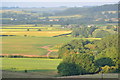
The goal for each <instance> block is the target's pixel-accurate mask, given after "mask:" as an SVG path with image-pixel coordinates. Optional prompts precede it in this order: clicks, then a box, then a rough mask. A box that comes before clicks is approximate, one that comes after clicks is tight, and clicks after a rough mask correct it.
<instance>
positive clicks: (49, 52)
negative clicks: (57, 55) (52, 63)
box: [41, 45, 55, 57]
mask: <svg viewBox="0 0 120 80" xmlns="http://www.w3.org/2000/svg"><path fill="white" fill-rule="evenodd" d="M50 46H51V45H47V46H42V47H41V48H43V49H46V50H47V51H48V53H47V55H46V56H47V57H49V55H50V54H51V52H53V51H55V50H50Z"/></svg>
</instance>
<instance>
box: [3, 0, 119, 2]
mask: <svg viewBox="0 0 120 80" xmlns="http://www.w3.org/2000/svg"><path fill="white" fill-rule="evenodd" d="M1 1H2V2H119V0H1Z"/></svg>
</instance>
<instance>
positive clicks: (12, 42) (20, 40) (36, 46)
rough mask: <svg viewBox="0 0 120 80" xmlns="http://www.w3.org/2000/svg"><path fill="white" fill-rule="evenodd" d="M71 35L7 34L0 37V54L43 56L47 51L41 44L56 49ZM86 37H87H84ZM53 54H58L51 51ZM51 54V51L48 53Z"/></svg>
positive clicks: (69, 38) (71, 38) (70, 38)
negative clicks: (0, 50) (0, 51)
mask: <svg viewBox="0 0 120 80" xmlns="http://www.w3.org/2000/svg"><path fill="white" fill-rule="evenodd" d="M73 39H80V38H73V37H22V36H8V37H2V43H1V44H2V54H9V55H10V54H21V55H39V56H43V55H46V54H47V53H48V51H47V50H46V49H44V48H41V47H43V46H48V45H50V46H49V47H50V49H51V50H53V49H58V48H59V47H60V46H61V45H62V44H64V43H67V42H69V41H71V40H73ZM86 39H87V38H86ZM88 39H89V40H95V39H97V40H99V38H88ZM53 52H54V55H58V53H57V52H56V51H53ZM50 55H52V53H51V54H50Z"/></svg>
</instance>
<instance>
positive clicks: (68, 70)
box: [57, 62, 79, 76]
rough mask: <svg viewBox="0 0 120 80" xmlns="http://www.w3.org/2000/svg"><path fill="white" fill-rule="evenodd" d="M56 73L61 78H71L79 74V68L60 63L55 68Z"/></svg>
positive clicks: (70, 64)
mask: <svg viewBox="0 0 120 80" xmlns="http://www.w3.org/2000/svg"><path fill="white" fill-rule="evenodd" d="M57 69H58V73H59V74H60V75H62V76H71V75H78V74H79V67H78V66H77V65H76V64H73V63H66V62H62V63H60V64H59V65H58V67H57Z"/></svg>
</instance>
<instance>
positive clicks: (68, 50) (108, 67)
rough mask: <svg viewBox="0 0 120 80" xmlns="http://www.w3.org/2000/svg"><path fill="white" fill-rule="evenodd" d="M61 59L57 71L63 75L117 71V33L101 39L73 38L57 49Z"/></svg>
mask: <svg viewBox="0 0 120 80" xmlns="http://www.w3.org/2000/svg"><path fill="white" fill-rule="evenodd" d="M59 58H63V61H62V62H61V63H60V64H59V66H58V68H57V69H58V72H59V73H60V74H61V75H64V76H70V75H79V74H95V73H99V72H104V73H116V72H118V71H119V70H118V35H111V36H108V37H105V38H102V39H101V40H97V41H89V40H73V41H71V42H69V43H67V44H64V45H63V46H62V47H61V48H60V49H59Z"/></svg>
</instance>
